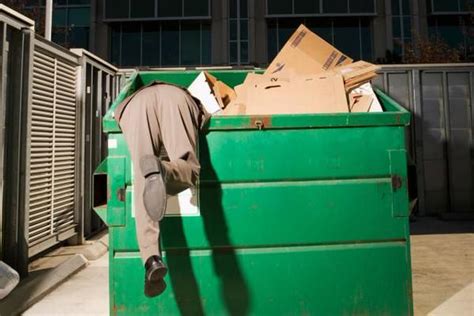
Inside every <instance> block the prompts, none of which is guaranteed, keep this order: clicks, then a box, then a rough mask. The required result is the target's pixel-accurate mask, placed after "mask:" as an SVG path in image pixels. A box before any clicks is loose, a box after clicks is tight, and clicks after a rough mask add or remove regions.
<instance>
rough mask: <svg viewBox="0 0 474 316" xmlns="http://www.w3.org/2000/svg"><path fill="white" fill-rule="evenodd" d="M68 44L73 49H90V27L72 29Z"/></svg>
mask: <svg viewBox="0 0 474 316" xmlns="http://www.w3.org/2000/svg"><path fill="white" fill-rule="evenodd" d="M68 42H69V43H68V44H69V47H71V48H84V49H88V47H89V28H88V27H71V28H70V29H69V32H68Z"/></svg>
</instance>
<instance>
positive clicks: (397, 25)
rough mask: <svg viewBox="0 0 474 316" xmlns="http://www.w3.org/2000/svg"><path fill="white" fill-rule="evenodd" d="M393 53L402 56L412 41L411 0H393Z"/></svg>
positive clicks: (398, 56) (397, 56)
mask: <svg viewBox="0 0 474 316" xmlns="http://www.w3.org/2000/svg"><path fill="white" fill-rule="evenodd" d="M392 36H393V55H394V56H395V57H396V58H402V57H403V55H404V52H405V47H406V45H407V44H409V43H411V40H412V36H411V16H410V1H409V0H392Z"/></svg>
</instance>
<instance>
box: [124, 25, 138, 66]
mask: <svg viewBox="0 0 474 316" xmlns="http://www.w3.org/2000/svg"><path fill="white" fill-rule="evenodd" d="M140 37H141V35H140V24H138V23H125V24H123V27H122V65H123V66H139V65H140V42H141V38H140Z"/></svg>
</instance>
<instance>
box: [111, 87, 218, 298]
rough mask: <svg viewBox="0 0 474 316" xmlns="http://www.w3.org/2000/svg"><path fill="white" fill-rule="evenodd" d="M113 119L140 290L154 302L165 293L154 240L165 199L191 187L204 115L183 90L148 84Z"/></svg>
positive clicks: (195, 175)
mask: <svg viewBox="0 0 474 316" xmlns="http://www.w3.org/2000/svg"><path fill="white" fill-rule="evenodd" d="M114 115H115V119H116V120H117V122H118V124H119V125H120V128H121V129H122V132H123V135H124V137H125V141H126V143H127V145H128V148H129V151H130V155H131V159H132V164H133V178H134V208H135V216H136V218H135V220H136V230H137V240H138V245H139V247H140V255H141V258H142V260H143V263H144V267H145V289H144V291H145V295H147V296H149V297H153V296H157V295H160V294H161V293H162V292H163V291H164V290H165V288H166V283H165V281H164V280H163V278H164V276H165V275H166V273H167V268H166V266H165V264H164V263H163V260H162V258H161V256H160V249H159V241H158V240H159V235H160V226H159V222H160V220H161V219H162V218H163V216H164V213H165V210H166V202H167V194H168V195H175V194H178V193H179V192H181V191H183V190H186V189H188V188H190V187H192V186H194V185H195V184H196V181H197V179H198V177H199V171H200V165H199V161H198V159H197V156H196V142H197V137H198V130H199V129H200V128H201V127H202V126H203V124H204V123H205V122H206V120H207V119H208V117H209V114H208V113H207V112H206V111H205V109H204V108H203V106H202V105H201V103H200V102H199V100H198V99H195V98H193V97H192V96H191V95H190V94H189V92H188V91H187V90H185V89H183V88H180V87H178V86H174V85H170V84H165V83H161V82H153V83H151V84H150V85H148V86H146V87H144V88H142V89H140V90H138V91H137V92H135V93H134V94H133V95H131V96H129V97H128V98H126V99H125V100H124V101H123V102H122V103H121V104H119V106H118V107H117V109H116V110H115V113H114Z"/></svg>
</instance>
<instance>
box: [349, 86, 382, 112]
mask: <svg viewBox="0 0 474 316" xmlns="http://www.w3.org/2000/svg"><path fill="white" fill-rule="evenodd" d="M357 95H360V96H362V95H365V96H368V97H370V99H371V100H372V103H371V105H370V108H369V109H368V112H383V108H382V105H381V104H380V102H379V99H378V98H377V95H376V94H375V92H374V90H373V89H372V85H371V84H370V82H366V83H364V84H362V85H360V86H358V87H357V88H355V89H353V90H351V91H350V92H349V100H351V101H352V100H353V98H354V96H357ZM359 106H360V105H359ZM351 112H353V111H351ZM366 112H367V111H366Z"/></svg>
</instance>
